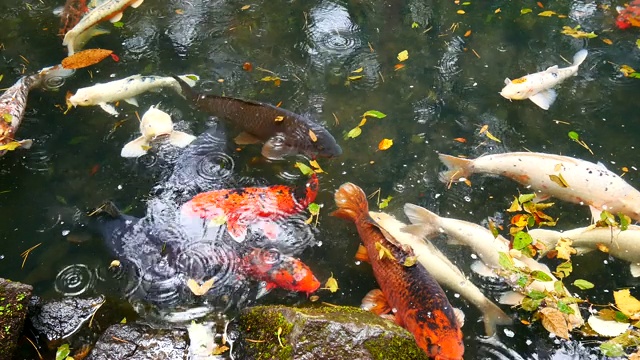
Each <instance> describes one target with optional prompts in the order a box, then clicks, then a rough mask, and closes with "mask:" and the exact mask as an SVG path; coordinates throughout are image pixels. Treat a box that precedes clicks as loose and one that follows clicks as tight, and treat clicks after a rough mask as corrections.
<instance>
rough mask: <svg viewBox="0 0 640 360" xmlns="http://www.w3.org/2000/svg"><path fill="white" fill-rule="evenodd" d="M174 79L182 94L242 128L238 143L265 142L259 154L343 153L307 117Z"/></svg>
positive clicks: (206, 109) (328, 154)
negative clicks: (196, 88)
mask: <svg viewBox="0 0 640 360" xmlns="http://www.w3.org/2000/svg"><path fill="white" fill-rule="evenodd" d="M175 79H176V80H177V81H178V82H179V83H180V85H181V86H182V94H183V95H184V96H185V97H186V98H187V99H188V100H190V101H191V102H192V103H193V104H194V105H195V107H196V108H197V109H199V110H201V111H203V112H206V113H208V114H211V115H214V116H217V117H219V118H222V119H223V120H226V121H228V122H230V123H232V124H235V125H236V126H238V127H240V128H241V129H242V130H243V133H242V134H240V135H239V136H238V137H236V139H235V141H236V143H237V144H254V143H257V142H264V143H265V144H264V146H263V147H262V155H263V156H264V157H266V158H268V159H273V160H278V159H282V158H283V157H284V156H286V155H291V154H296V153H299V152H301V153H303V154H306V155H308V156H311V157H315V156H321V157H335V156H339V155H340V154H342V149H341V148H340V145H338V144H337V143H336V140H335V139H334V138H333V136H332V135H331V133H329V131H327V129H325V128H324V127H322V126H320V125H319V124H317V123H316V122H314V121H312V120H310V119H307V118H305V117H303V116H300V115H298V114H295V113H293V112H291V111H289V110H285V109H282V108H279V107H277V106H273V105H270V104H265V103H260V102H257V101H249V100H241V99H235V98H230V97H224V96H216V95H211V94H207V95H205V94H198V93H196V92H195V91H194V90H193V89H192V88H191V86H190V85H189V84H187V83H186V82H184V81H182V79H179V78H177V77H175Z"/></svg>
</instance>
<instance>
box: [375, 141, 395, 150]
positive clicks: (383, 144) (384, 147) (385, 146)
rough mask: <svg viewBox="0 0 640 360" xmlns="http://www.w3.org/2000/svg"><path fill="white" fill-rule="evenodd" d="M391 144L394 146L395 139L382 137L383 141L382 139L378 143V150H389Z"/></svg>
mask: <svg viewBox="0 0 640 360" xmlns="http://www.w3.org/2000/svg"><path fill="white" fill-rule="evenodd" d="M391 146H393V140H391V139H382V141H380V143H379V144H378V150H381V151H383V150H387V149H389V148H390V147H391Z"/></svg>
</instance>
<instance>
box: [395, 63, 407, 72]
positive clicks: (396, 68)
mask: <svg viewBox="0 0 640 360" xmlns="http://www.w3.org/2000/svg"><path fill="white" fill-rule="evenodd" d="M404 66H405V65H404V64H395V65H394V66H393V71H398V70H400V69H402V68H404Z"/></svg>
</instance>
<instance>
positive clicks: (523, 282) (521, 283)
mask: <svg viewBox="0 0 640 360" xmlns="http://www.w3.org/2000/svg"><path fill="white" fill-rule="evenodd" d="M528 282H529V278H528V277H526V276H520V277H519V278H518V281H517V282H516V283H517V284H518V286H520V287H522V288H523V287H526V286H527V283H528Z"/></svg>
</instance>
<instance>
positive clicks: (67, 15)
mask: <svg viewBox="0 0 640 360" xmlns="http://www.w3.org/2000/svg"><path fill="white" fill-rule="evenodd" d="M88 12H89V8H88V7H87V0H67V2H66V3H65V4H64V9H63V10H62V13H61V14H60V33H59V35H60V36H64V35H65V34H66V33H67V32H68V31H69V30H71V29H72V28H73V27H74V26H76V25H77V24H78V23H79V22H80V19H82V17H83V16H84V15H85V14H86V13H88Z"/></svg>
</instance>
